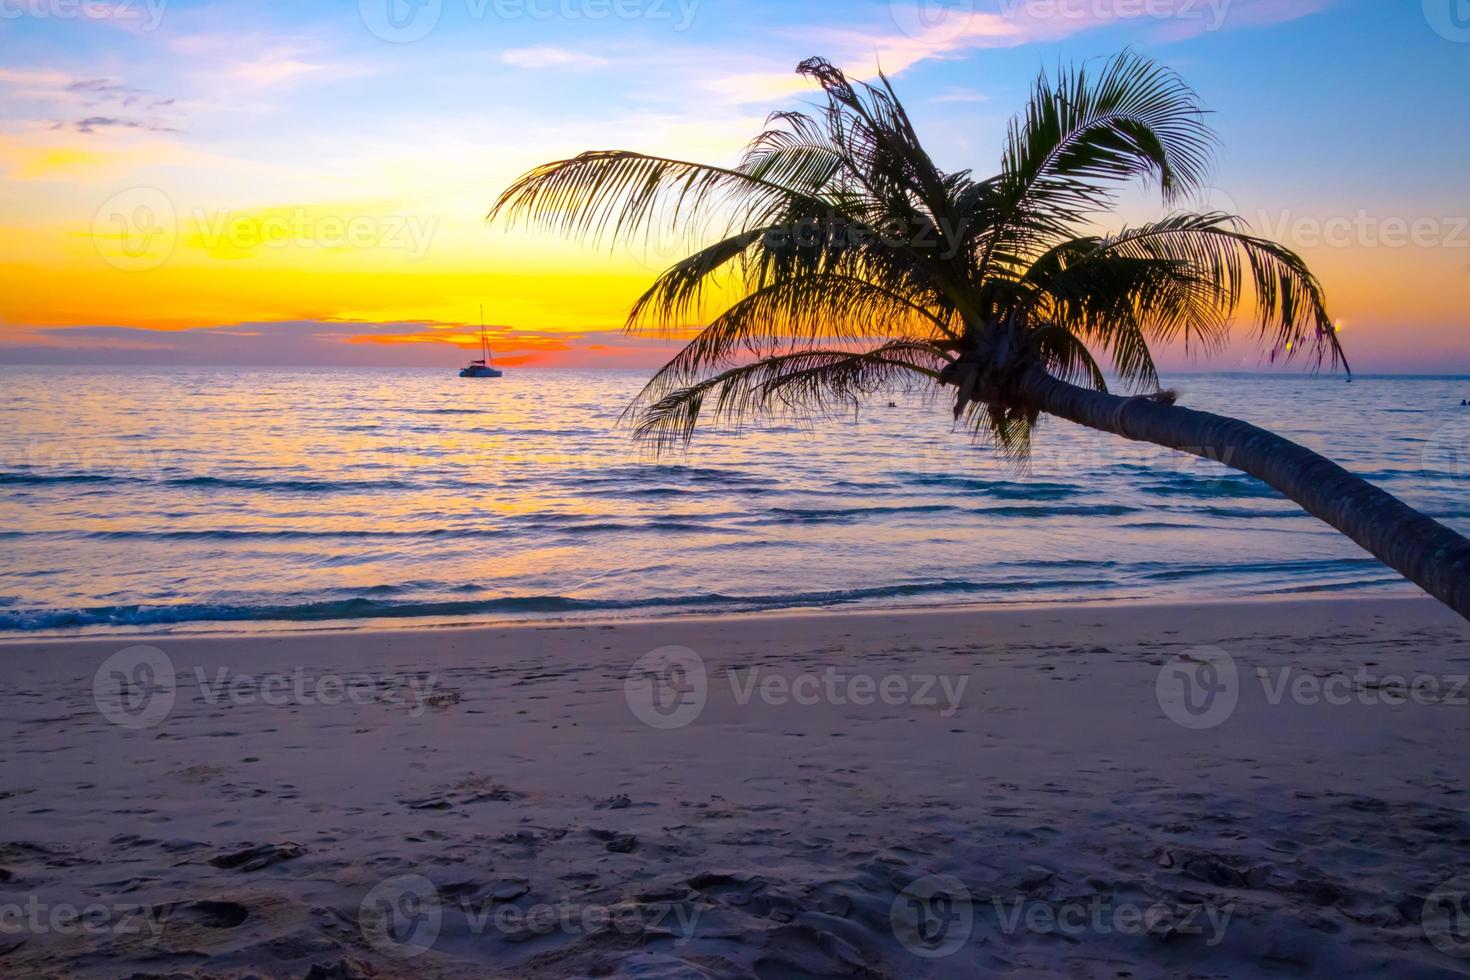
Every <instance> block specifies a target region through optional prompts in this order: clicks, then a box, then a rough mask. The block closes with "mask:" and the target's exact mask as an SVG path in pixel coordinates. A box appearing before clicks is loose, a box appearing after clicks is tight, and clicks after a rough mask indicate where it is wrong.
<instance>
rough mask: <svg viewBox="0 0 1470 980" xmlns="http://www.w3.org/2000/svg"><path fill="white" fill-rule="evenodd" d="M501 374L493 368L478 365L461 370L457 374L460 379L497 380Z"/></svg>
mask: <svg viewBox="0 0 1470 980" xmlns="http://www.w3.org/2000/svg"><path fill="white" fill-rule="evenodd" d="M501 374H502V372H501V371H499V370H497V369H495V368H493V367H481V366H479V365H475V366H473V367H467V368H463V369H461V370H460V372H459V376H460V377H461V378H498V377H500V376H501Z"/></svg>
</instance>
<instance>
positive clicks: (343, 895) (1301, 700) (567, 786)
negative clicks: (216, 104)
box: [0, 599, 1470, 978]
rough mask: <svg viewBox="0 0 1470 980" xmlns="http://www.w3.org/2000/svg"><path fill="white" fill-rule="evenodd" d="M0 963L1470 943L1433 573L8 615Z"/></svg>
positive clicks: (1102, 955) (1460, 627)
mask: <svg viewBox="0 0 1470 980" xmlns="http://www.w3.org/2000/svg"><path fill="white" fill-rule="evenodd" d="M0 671H3V676H4V687H5V690H6V694H5V700H6V710H5V711H4V712H3V721H0V724H3V726H4V738H3V740H0V753H3V756H0V758H3V766H0V772H3V773H4V782H3V785H0V815H3V826H4V828H5V829H4V832H3V843H0V913H3V915H0V928H3V930H4V935H3V936H0V972H3V974H4V975H6V976H55V977H117V976H137V977H154V976H157V977H163V976H169V977H247V976H255V977H260V976H264V977H318V978H320V977H484V976H506V977H564V976H637V977H759V978H776V977H782V978H794V977H821V976H859V977H921V976H933V977H968V976H977V975H987V974H992V973H999V972H1003V971H1015V972H1017V973H1018V974H1024V975H1027V976H1056V977H1082V976H1085V977H1166V976H1179V977H1184V976H1188V977H1227V976H1228V977H1239V976H1343V975H1354V976H1390V975H1392V976H1423V977H1431V976H1464V975H1470V958H1465V957H1466V956H1470V933H1467V931H1466V921H1467V920H1466V919H1465V918H1464V916H1465V911H1466V904H1465V900H1466V893H1467V890H1470V889H1467V886H1470V879H1467V878H1465V877H1463V876H1465V875H1467V874H1470V859H1467V857H1466V855H1467V854H1470V851H1467V849H1466V845H1467V843H1470V821H1467V817H1466V812H1465V798H1466V797H1465V789H1466V776H1467V762H1466V760H1465V756H1464V754H1463V747H1464V745H1465V744H1466V733H1467V731H1470V720H1467V708H1466V702H1467V698H1470V690H1467V689H1466V685H1465V676H1466V674H1467V673H1470V628H1467V627H1466V626H1465V624H1464V623H1463V622H1461V621H1458V620H1456V619H1455V618H1454V617H1453V616H1452V615H1451V614H1449V613H1448V612H1446V611H1444V610H1443V609H1442V608H1440V607H1438V606H1437V605H1436V604H1434V603H1431V602H1429V601H1417V600H1392V599H1349V600H1333V601H1299V602H1279V603H1250V604H1245V603H1234V604H1218V605H1199V606H1152V607H1149V606H1121V605H1115V606H1080V605H1074V606H1056V607H1033V608H1015V609H1004V610H994V609H992V610H948V611H923V612H919V611H915V612H864V613H842V614H837V613H833V614H820V615H800V616H765V617H730V618H713V619H703V620H693V619H689V620H664V621H658V622H637V623H627V622H625V623H619V624H601V625H585V626H583V625H579V626H568V627H503V628H474V629H449V628H444V629H428V630H416V631H402V632H347V631H322V632H317V633H310V634H295V635H271V636H262V635H257V636H238V637H209V638H204V637H198V638H193V637H184V636H175V637H169V638H164V639H158V640H138V639H137V638H132V637H129V638H126V639H117V640H95V639H89V640H85V641H81V640H78V641H52V642H42V641H31V642H20V643H10V644H6V645H4V646H3V647H0Z"/></svg>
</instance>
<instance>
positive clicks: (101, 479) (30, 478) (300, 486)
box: [0, 472, 415, 493]
mask: <svg viewBox="0 0 1470 980" xmlns="http://www.w3.org/2000/svg"><path fill="white" fill-rule="evenodd" d="M68 483H116V484H139V483H152V484H157V485H159V486H165V487H179V488H185V489H205V490H208V489H221V490H264V491H275V492H286V493H341V492H351V491H357V490H409V489H413V488H414V486H415V485H414V484H412V483H408V482H405V481H402V480H302V479H272V478H270V477H254V476H243V477H227V476H169V477H153V476H144V475H140V474H137V473H47V472H27V473H16V472H9V473H0V485H11V486H47V485H51V484H68Z"/></svg>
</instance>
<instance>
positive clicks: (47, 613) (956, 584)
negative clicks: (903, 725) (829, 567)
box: [0, 578, 1103, 632]
mask: <svg viewBox="0 0 1470 980" xmlns="http://www.w3.org/2000/svg"><path fill="white" fill-rule="evenodd" d="M1102 584H1103V583H1099V582H1098V581H1097V580H1096V579H1095V578H1086V579H1080V578H1079V579H1070V578H1068V579H1036V580H1028V581H1022V582H973V581H969V580H964V579H959V580H939V581H931V582H912V583H904V584H899V585H888V586H875V587H871V588H857V589H833V590H825V591H812V592H791V593H769V594H761V595H726V594H724V593H718V592H708V593H695V594H691V595H678V596H654V597H646V598H636V599H576V598H571V597H568V596H560V595H535V596H505V597H499V598H493V599H462V600H441V601H423V602H392V601H387V600H382V599H370V598H366V597H362V596H357V597H353V598H347V599H334V600H323V601H315V602H303V603H280V604H276V603H267V604H262V605H244V604H228V603H225V604H211V603H178V604H172V605H155V606H149V605H115V606H88V607H83V608H76V609H28V610H17V611H7V612H0V631H10V632H16V631H20V632H35V631H38V630H56V629H77V628H86V627H99V626H101V627H105V626H116V627H135V626H175V625H180V624H185V623H235V622H273V621H275V622H320V621H327V620H352V619H410V618H424V617H469V616H497V615H499V616H507V617H513V616H520V615H568V614H576V613H598V612H604V613H624V614H626V613H630V612H648V613H659V612H664V613H677V612H681V611H699V610H712V609H713V610H721V609H725V610H729V611H732V612H734V611H757V610H769V609H791V608H802V607H812V606H834V605H845V604H849V603H856V602H873V601H880V602H881V601H883V600H894V599H905V598H917V597H923V596H937V595H953V596H965V595H975V594H978V593H990V594H993V595H1002V596H1003V595H1005V594H1007V593H1015V592H1036V591H1044V590H1048V589H1054V590H1057V591H1069V592H1070V591H1074V590H1089V589H1095V588H1098V587H1099V586H1100V585H1102Z"/></svg>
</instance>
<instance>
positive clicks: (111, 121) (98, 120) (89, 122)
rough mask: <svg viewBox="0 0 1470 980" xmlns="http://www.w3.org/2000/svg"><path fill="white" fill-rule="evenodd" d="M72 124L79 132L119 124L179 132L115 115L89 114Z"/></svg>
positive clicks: (60, 124) (136, 127)
mask: <svg viewBox="0 0 1470 980" xmlns="http://www.w3.org/2000/svg"><path fill="white" fill-rule="evenodd" d="M62 125H63V124H62V123H57V124H56V126H55V127H54V128H57V129H59V128H61V126H62ZM71 125H72V126H73V127H74V128H75V129H76V131H77V132H79V133H94V132H96V131H97V129H98V128H106V127H110V126H118V127H121V128H123V129H146V130H147V131H148V132H150V133H177V132H178V130H177V129H175V128H174V127H172V126H162V125H159V124H157V123H150V122H144V121H142V120H138V119H119V118H117V117H115V116H88V117H87V118H85V119H78V120H76V121H75V122H73V123H71Z"/></svg>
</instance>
